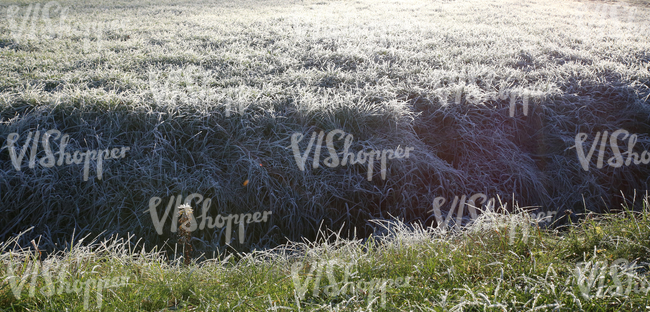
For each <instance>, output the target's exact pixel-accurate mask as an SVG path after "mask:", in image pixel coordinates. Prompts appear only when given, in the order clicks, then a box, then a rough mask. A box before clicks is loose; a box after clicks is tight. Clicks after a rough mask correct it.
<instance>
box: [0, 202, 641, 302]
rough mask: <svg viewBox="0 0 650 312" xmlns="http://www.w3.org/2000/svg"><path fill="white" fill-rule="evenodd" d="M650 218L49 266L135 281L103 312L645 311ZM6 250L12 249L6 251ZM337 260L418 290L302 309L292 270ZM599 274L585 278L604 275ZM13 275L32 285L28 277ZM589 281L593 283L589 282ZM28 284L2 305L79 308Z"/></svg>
mask: <svg viewBox="0 0 650 312" xmlns="http://www.w3.org/2000/svg"><path fill="white" fill-rule="evenodd" d="M646 200H647V199H646ZM646 205H647V202H646ZM649 217H650V211H648V210H647V209H646V210H645V211H644V212H643V213H632V212H629V211H628V212H626V213H621V214H617V215H608V216H595V215H591V216H590V217H589V218H588V221H586V222H584V223H581V224H579V225H572V226H569V227H568V228H566V229H565V230H563V231H561V232H558V231H547V230H543V229H540V228H539V227H537V226H534V223H530V219H527V217H526V215H525V214H513V215H500V214H496V213H489V214H485V215H482V217H481V218H480V219H479V221H477V223H476V224H475V225H474V226H473V227H470V228H467V229H465V230H463V231H461V232H447V233H443V232H441V231H438V230H432V229H430V228H429V229H428V230H422V229H421V228H416V229H415V230H409V229H407V228H406V227H404V226H399V225H398V226H396V227H393V229H394V232H392V233H393V234H392V236H389V237H387V238H386V237H384V238H382V239H379V240H376V241H375V240H372V239H371V240H368V241H365V242H363V241H361V240H344V239H337V237H336V235H335V234H334V235H326V236H328V237H329V242H326V241H323V240H322V238H321V239H319V240H318V242H316V243H310V242H306V243H291V244H288V245H285V246H279V247H278V248H275V249H273V250H269V251H258V252H253V253H243V254H237V255H231V256H230V257H227V258H226V259H221V258H217V259H213V260H212V261H205V262H202V263H198V264H197V263H192V264H191V265H189V266H183V265H182V264H181V261H173V262H171V263H170V262H169V261H168V260H167V259H166V257H165V256H164V255H162V254H161V253H155V252H151V253H148V252H144V251H140V248H141V246H140V245H138V244H135V245H134V242H133V241H132V240H123V239H119V240H118V239H114V240H111V241H106V242H103V243H102V244H99V243H95V244H93V245H92V246H91V247H84V246H82V244H81V242H79V244H77V245H76V246H75V247H74V248H72V250H71V251H70V250H66V252H65V253H62V254H60V255H57V256H52V257H49V258H48V259H44V261H43V263H45V264H49V265H50V268H51V269H50V272H51V274H52V275H53V276H58V274H59V273H60V272H63V274H64V275H65V276H66V280H68V281H71V280H88V279H90V278H98V277H100V276H101V277H104V278H105V277H125V276H128V277H129V283H130V284H129V285H128V286H126V287H119V288H113V289H111V290H110V291H108V290H107V291H104V293H103V297H102V310H106V311H170V310H177V309H182V310H184V311H204V310H206V311H208V310H209V311H266V310H269V309H272V310H273V309H276V310H277V309H280V310H291V311H301V310H302V311H504V310H507V311H535V310H541V311H551V310H553V311H580V310H582V311H645V309H646V307H647V306H648V305H650V302H649V301H648V298H649V297H648V291H650V279H649V278H648V276H647V274H648V273H647V272H648V269H649V267H648V259H649V256H650V241H649V240H648V239H647V238H648V236H649V235H650V218H649ZM526 224H528V227H527V226H526ZM531 225H532V226H531ZM526 228H527V230H524V229H526ZM513 229H514V231H513ZM526 232H527V233H528V236H525V235H524V233H526ZM511 233H512V234H511ZM526 237H527V238H526ZM9 245H13V243H12V242H8V243H6V244H5V245H4V246H2V247H3V248H4V247H7V246H9ZM621 258H622V259H625V261H626V263H627V262H636V264H637V266H638V267H637V268H636V269H633V270H631V271H628V274H629V275H628V276H630V277H625V278H623V275H622V274H621V275H620V276H619V275H608V274H609V272H610V271H611V270H612V269H611V267H606V269H604V270H603V271H601V273H602V277H603V278H604V279H603V280H602V282H600V283H598V282H597V283H596V284H595V285H594V286H593V287H592V288H591V289H590V290H589V291H586V290H584V291H583V290H581V288H580V286H579V285H578V279H577V278H576V276H577V268H578V267H579V265H578V264H579V263H580V262H582V261H584V262H591V263H592V264H593V263H595V262H597V261H600V262H601V263H602V262H605V263H607V264H608V265H611V264H612V263H613V262H614V260H616V259H621ZM0 260H1V261H2V262H3V265H2V266H1V267H0V274H1V275H0V276H7V275H8V274H7V265H8V264H9V263H11V265H12V266H13V267H16V265H17V264H22V265H23V269H22V270H24V268H25V265H26V264H27V263H28V262H37V261H38V260H37V255H36V254H34V253H33V252H29V251H27V250H25V251H21V250H16V251H14V252H12V253H3V254H2V255H1V256H0ZM330 260H332V261H338V262H339V263H344V264H349V265H350V268H351V269H350V270H349V272H350V273H352V274H351V277H350V279H349V280H348V281H349V282H352V283H355V284H357V285H358V282H359V281H369V280H371V279H373V278H384V279H388V278H392V279H396V278H399V277H401V278H405V277H411V280H410V282H409V286H403V287H399V288H395V287H389V288H387V290H386V293H385V294H386V295H385V309H381V308H380V304H381V296H380V294H378V293H375V294H374V295H370V294H369V293H368V292H365V293H364V292H356V294H357V295H355V296H352V295H350V294H343V295H338V296H334V297H327V296H325V295H324V293H323V288H324V287H325V286H327V285H329V284H330V281H332V279H329V278H328V276H327V275H326V274H325V273H323V276H322V279H321V281H320V283H319V285H320V286H319V288H318V289H319V292H320V293H319V294H318V295H314V293H313V285H314V283H313V282H312V283H309V284H308V285H309V291H308V293H307V294H306V296H305V297H304V298H303V299H302V300H297V299H296V297H295V293H294V290H295V289H296V287H295V284H294V281H293V278H292V267H293V266H294V265H296V264H297V263H302V264H303V269H302V270H299V271H295V272H297V273H298V275H296V276H297V277H299V280H301V281H303V282H304V280H305V279H306V278H307V277H308V275H309V274H308V272H309V270H308V269H309V265H310V264H313V263H314V261H330ZM342 267H343V266H342V265H335V266H334V269H333V271H332V274H333V276H334V278H335V279H336V281H337V283H338V284H337V285H338V286H339V287H340V286H342V285H343V284H342V280H343V276H344V270H343V269H342ZM91 272H94V273H91ZM591 272H592V271H590V270H586V271H583V274H585V275H586V276H587V277H588V276H589V275H592V276H596V279H597V278H598V276H600V275H599V273H597V272H596V273H591ZM619 272H620V269H619ZM16 275H18V276H26V275H25V273H24V271H19V272H18V273H16ZM313 275H315V274H312V276H313ZM612 276H617V277H618V278H619V280H620V281H621V282H622V286H623V289H622V293H625V292H626V290H627V289H628V288H629V285H628V283H627V281H629V280H628V278H632V279H634V281H636V284H637V285H641V286H640V287H639V286H637V287H636V289H637V290H640V291H636V292H635V291H634V290H633V289H635V288H634V286H632V287H631V288H629V289H631V291H630V292H629V294H627V295H616V294H614V291H613V289H615V288H616V286H617V285H616V281H615V279H613V278H612ZM581 283H583V286H584V285H585V284H584V283H585V281H584V280H581ZM28 286H29V281H28V283H27V284H26V285H25V290H23V293H22V297H21V299H20V300H17V299H16V298H15V297H14V295H13V294H12V292H11V289H10V287H9V286H8V285H7V284H5V285H3V287H2V288H1V289H0V306H3V307H5V308H6V309H4V310H5V311H33V310H39V311H62V310H63V309H64V308H67V309H68V311H81V310H82V307H83V296H82V295H75V294H64V295H54V296H50V297H45V296H43V295H38V294H37V295H36V296H35V297H33V298H30V297H28V290H27V288H28ZM619 286H620V284H619ZM35 287H36V288H35V289H36V290H37V291H38V290H39V289H41V288H42V287H44V282H43V279H42V278H40V277H39V279H38V280H37V282H36V284H35ZM598 289H600V290H598ZM606 289H610V290H612V291H610V292H604V290H606ZM599 291H600V294H599ZM90 294H91V295H92V297H90V300H89V301H88V302H89V306H90V307H91V308H92V309H94V307H95V306H96V299H95V290H94V289H93V290H92V291H91V292H90ZM373 301H374V303H372V305H371V308H369V302H373ZM165 308H167V309H165ZM161 309H163V310H161Z"/></svg>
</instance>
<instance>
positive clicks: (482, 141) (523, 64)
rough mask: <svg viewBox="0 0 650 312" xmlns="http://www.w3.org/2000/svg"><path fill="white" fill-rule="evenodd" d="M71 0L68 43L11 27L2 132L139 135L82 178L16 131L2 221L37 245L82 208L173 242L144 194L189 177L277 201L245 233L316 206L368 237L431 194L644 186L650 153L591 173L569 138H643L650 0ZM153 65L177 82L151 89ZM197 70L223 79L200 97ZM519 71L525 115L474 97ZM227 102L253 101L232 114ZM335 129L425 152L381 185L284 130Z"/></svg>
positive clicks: (544, 197)
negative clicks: (620, 17)
mask: <svg viewBox="0 0 650 312" xmlns="http://www.w3.org/2000/svg"><path fill="white" fill-rule="evenodd" d="M8 3H11V4H13V3H17V2H3V4H8ZM61 3H62V4H63V5H69V6H70V11H69V16H68V21H69V25H70V26H71V28H69V29H64V30H56V31H55V33H56V38H54V39H49V40H40V41H39V40H32V41H26V40H22V41H17V40H15V39H14V38H12V36H11V29H10V27H9V26H8V25H7V24H5V23H3V24H0V46H2V47H3V48H2V49H1V50H0V56H1V57H0V62H1V64H0V118H2V120H1V121H2V122H1V123H0V135H1V137H2V138H3V139H5V138H6V136H7V135H8V134H9V133H12V132H18V133H21V134H22V135H25V134H26V133H27V132H28V131H29V130H35V129H37V128H38V129H59V130H61V131H62V132H64V133H67V134H70V135H71V137H72V138H73V139H72V141H71V147H70V148H72V149H75V148H78V149H82V150H83V149H85V148H103V147H108V146H111V147H112V146H130V147H131V152H130V154H129V156H128V157H127V158H126V159H123V160H120V161H113V162H111V163H110V164H108V165H107V166H106V168H105V169H104V176H105V177H104V179H103V180H102V181H97V180H91V181H88V182H83V181H81V178H80V177H81V173H80V172H81V169H80V168H81V167H80V166H65V167H55V168H51V169H43V168H41V167H38V168H37V169H35V170H30V169H28V168H24V169H23V171H21V172H17V171H16V170H15V169H14V168H13V167H12V166H11V162H10V161H9V155H8V153H7V151H6V149H3V150H2V151H1V153H0V160H1V162H0V172H1V174H0V176H2V178H1V179H0V207H2V213H3V215H4V216H6V217H5V218H2V220H1V221H0V228H1V229H3V233H0V234H2V235H3V237H5V238H6V237H10V236H11V235H15V234H16V233H18V232H19V231H22V230H24V229H26V228H27V227H29V226H30V225H34V226H36V229H35V231H33V232H30V233H28V234H26V235H24V236H23V237H22V238H21V239H22V241H21V244H22V245H26V244H27V242H29V241H30V240H31V239H32V238H34V237H35V236H36V235H40V234H44V235H45V238H44V239H43V240H42V241H41V244H42V245H41V248H45V249H53V248H54V246H55V244H57V245H58V246H63V245H65V244H66V242H65V240H66V238H68V237H69V236H70V235H71V234H72V233H71V232H72V230H73V227H72V225H73V224H74V225H75V227H76V234H78V235H85V234H87V233H93V234H98V233H100V232H101V231H106V233H107V234H113V233H126V232H130V233H135V234H137V235H138V237H143V238H144V239H145V240H146V241H147V242H149V243H157V244H159V245H160V244H161V243H162V242H163V241H164V240H165V239H167V238H169V237H168V235H167V234H166V235H163V236H158V235H156V234H155V231H154V229H153V226H152V223H151V218H150V217H149V214H146V213H143V212H144V211H146V209H147V208H148V207H147V203H148V201H149V199H150V198H151V197H154V196H158V197H162V198H163V199H165V203H166V199H167V198H169V196H170V195H173V194H179V193H183V194H185V195H187V194H190V193H194V192H198V193H201V194H203V195H205V196H209V197H212V198H213V202H214V203H215V204H214V206H216V207H217V209H218V211H213V212H212V214H216V213H224V212H225V213H229V212H246V211H262V210H273V211H274V214H273V216H274V217H273V218H272V219H271V220H272V221H271V222H270V223H269V224H264V226H259V227H257V228H250V229H248V230H247V233H249V236H248V237H247V238H246V246H249V247H255V246H269V245H275V244H277V243H279V242H282V241H283V240H284V237H285V236H286V237H288V238H291V239H298V238H299V237H301V236H306V237H312V238H313V237H314V235H315V234H316V230H317V227H318V225H319V223H320V221H321V220H325V225H327V226H330V227H331V228H338V227H339V226H340V225H341V224H342V223H343V222H345V224H346V225H350V224H353V225H356V226H358V227H359V230H360V234H361V235H364V234H367V233H368V232H367V230H368V227H367V226H366V221H367V220H368V219H370V218H376V217H387V216H388V214H389V213H390V214H392V215H395V216H400V217H403V218H405V219H406V220H407V221H413V220H421V221H424V222H425V223H427V224H430V223H431V222H432V217H431V215H430V214H429V213H428V212H427V211H429V210H430V209H431V201H432V200H433V198H434V197H436V196H445V197H446V198H447V199H448V200H450V198H453V196H454V195H458V196H460V195H463V194H466V195H469V194H473V193H476V192H483V193H485V194H487V195H488V196H489V197H496V196H497V195H498V196H501V197H503V198H505V199H506V201H508V202H510V201H511V200H512V199H515V200H517V201H519V202H520V203H521V204H522V206H523V205H540V206H543V207H544V208H543V209H546V210H564V209H567V208H571V209H573V210H576V211H579V210H581V209H582V208H581V207H583V203H586V204H587V207H589V209H590V210H593V211H604V210H606V206H605V204H606V205H607V207H618V202H620V201H621V199H620V198H617V196H618V195H619V192H618V190H623V195H624V196H625V197H626V198H630V197H631V196H632V190H633V189H639V190H646V189H647V179H648V171H649V170H648V168H649V167H648V166H643V165H641V166H630V167H624V168H618V169H614V168H611V167H605V168H602V169H599V170H596V169H595V168H592V170H590V171H589V172H584V171H582V169H581V168H580V166H579V164H578V162H577V157H576V154H575V150H574V149H571V148H570V147H571V146H572V145H573V140H574V137H575V135H576V133H578V132H585V133H588V134H589V135H590V137H593V136H594V135H595V132H596V131H602V130H609V131H610V133H611V132H612V131H614V130H616V129H619V128H625V129H627V130H629V131H630V132H633V133H639V134H641V137H640V139H639V143H638V145H639V147H638V148H641V146H644V147H647V146H648V143H650V142H649V141H650V139H648V136H647V135H645V136H644V135H643V134H647V133H650V126H649V123H648V115H650V110H649V108H648V106H647V104H646V102H647V97H648V95H649V92H648V86H649V84H648V77H649V72H648V60H649V56H648V45H649V43H648V40H647V32H648V31H647V30H648V29H647V23H645V22H646V21H647V16H648V10H647V9H644V8H641V7H639V8H638V11H637V13H638V14H637V15H636V16H634V19H633V20H630V21H629V22H628V21H627V20H626V21H621V22H620V23H614V21H613V20H612V19H611V18H602V17H600V16H599V15H598V13H599V12H598V10H596V9H594V7H592V6H586V7H585V6H580V4H579V3H576V2H560V3H555V2H552V3H550V2H546V1H525V2H521V1H510V2H508V1H480V2H479V1H447V2H415V1H381V2H364V1H356V2H351V1H331V2H309V1H307V2H288V1H285V2H271V1H266V2H264V1H261V2H260V1H255V2H246V3H242V4H240V3H230V2H214V1H210V2H200V1H192V2H186V3H179V2H173V1H169V2H158V1H156V2H145V1H139V2H137V3H131V2H116V3H114V4H111V5H108V6H107V5H104V4H101V5H100V4H93V3H92V2H85V3H84V4H82V3H76V2H70V3H65V2H61ZM21 5H22V8H23V10H24V7H25V5H26V3H22V2H21ZM5 7H6V6H5ZM3 11H6V10H3ZM21 12H23V11H21ZM580 14H583V16H584V17H585V19H582V20H580V19H578V18H576V16H580ZM97 21H104V22H106V21H109V22H110V21H115V22H113V23H109V25H112V26H110V27H107V29H106V30H105V31H103V32H102V38H101V39H100V40H97V38H96V35H95V34H94V33H93V32H91V33H90V35H89V37H88V36H86V35H85V34H84V28H85V27H88V26H89V25H91V26H92V25H93V23H94V22H97ZM86 37H88V38H89V39H90V40H89V41H87V42H86V44H84V40H85V38H86ZM98 43H99V45H97V44H98ZM181 72H182V73H184V74H183V75H185V76H182V77H179V75H180V74H179V73H181ZM150 77H159V79H160V80H154V81H153V84H154V86H155V85H156V83H157V84H158V85H159V86H160V85H164V84H165V83H166V82H167V83H169V84H168V85H167V86H166V87H165V89H163V90H167V91H168V92H176V94H177V95H179V96H178V98H177V99H176V100H175V101H174V102H172V101H162V102H156V100H155V92H152V81H151V79H150ZM168 77H171V78H169V80H168ZM199 81H200V82H199ZM188 85H189V86H193V85H202V86H208V90H212V92H214V94H213V96H214V97H212V98H208V100H205V98H204V100H199V101H194V102H193V101H191V100H189V99H191V98H192V96H195V94H194V95H193V92H195V91H190V90H189V89H188V88H186V86H188ZM153 89H154V90H156V88H155V87H154V88H153ZM512 89H517V90H521V89H529V90H536V93H535V99H534V100H533V101H532V103H533V104H534V105H533V108H532V109H531V112H530V114H529V116H522V115H521V111H520V110H519V109H520V108H518V110H519V111H518V115H517V116H515V117H509V115H508V108H509V106H508V103H509V102H508V100H497V101H493V100H487V101H482V102H481V103H479V104H472V103H469V102H468V99H471V98H472V97H474V98H481V97H484V98H486V99H487V98H488V96H486V95H487V94H489V93H490V92H498V91H502V90H512ZM459 90H462V91H461V94H462V96H461V105H455V104H454V100H455V94H456V92H457V91H459ZM183 94H184V95H186V96H188V95H189V97H186V98H185V99H186V100H184V98H183V97H182V96H181V95H183ZM194 98H196V96H195V97H194ZM228 103H230V104H233V103H234V104H235V105H237V106H238V105H242V106H243V107H245V110H244V114H242V115H238V114H233V115H231V116H229V117H226V106H227V105H228ZM337 128H339V129H343V130H344V131H346V132H347V133H352V134H353V135H354V145H353V149H354V150H355V151H356V150H359V149H360V148H361V147H362V146H363V147H365V148H375V149H382V148H391V147H395V146H397V145H402V146H413V147H415V151H414V153H413V156H412V157H411V158H409V159H408V160H406V159H405V160H402V161H389V169H388V175H387V176H388V178H387V179H386V180H385V181H383V180H381V179H380V177H379V176H378V175H375V176H374V178H373V181H371V182H368V181H366V168H365V166H360V165H358V166H348V167H339V168H336V169H329V168H323V167H321V168H320V169H313V170H312V169H308V170H306V171H305V172H301V171H300V170H299V169H298V168H297V166H296V163H295V161H294V159H293V155H292V154H291V150H290V149H288V148H287V147H288V146H289V143H290V136H291V134H292V133H293V132H296V131H298V132H302V133H304V134H306V135H309V134H310V133H311V131H313V130H319V129H322V130H324V131H326V132H327V131H330V130H333V129H337ZM21 142H22V141H21ZM303 143H304V142H303ZM301 148H303V149H304V145H303V146H302V147H301ZM606 157H609V155H606ZM310 159H311V157H310V158H309V159H308V163H309V162H310ZM606 159H607V158H606ZM260 164H261V165H262V166H260ZM375 170H376V171H378V170H377V169H375ZM247 179H248V180H249V181H250V183H249V184H248V186H246V187H244V186H242V183H243V182H244V181H245V180H247ZM603 201H605V204H603ZM168 224H169V223H167V227H166V228H167V229H166V231H167V233H168V227H169V225H168ZM364 226H366V227H365V228H364ZM223 236H224V233H223V232H218V231H202V232H197V233H195V237H196V238H198V240H197V241H196V242H195V246H194V247H195V249H196V250H206V251H209V250H214V249H217V248H221V247H220V246H222V245H223Z"/></svg>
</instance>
